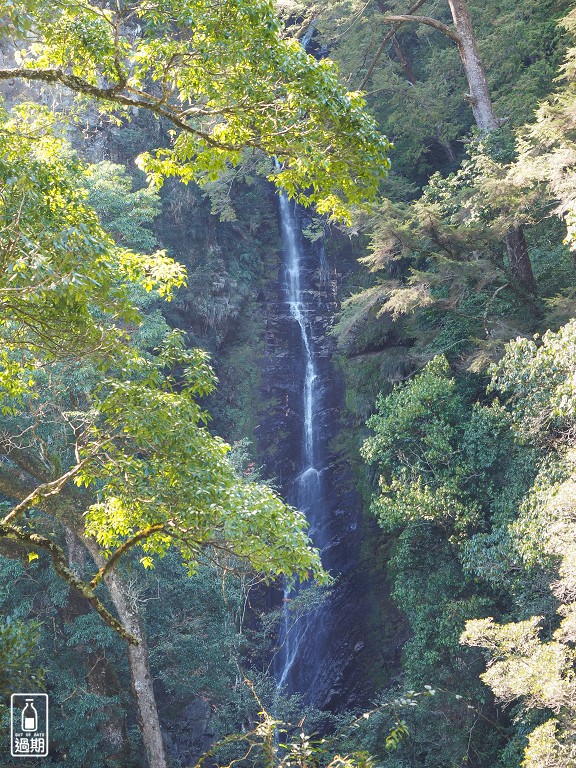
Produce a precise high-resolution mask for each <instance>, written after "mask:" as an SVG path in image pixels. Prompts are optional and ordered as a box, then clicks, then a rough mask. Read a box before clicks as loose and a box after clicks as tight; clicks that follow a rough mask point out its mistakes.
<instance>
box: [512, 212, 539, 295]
mask: <svg viewBox="0 0 576 768" xmlns="http://www.w3.org/2000/svg"><path fill="white" fill-rule="evenodd" d="M506 250H507V251H508V259H509V261H510V272H511V273H512V274H513V275H514V277H515V278H516V280H518V282H519V283H520V284H521V285H522V287H523V288H525V289H526V290H527V291H528V292H529V293H536V280H535V279H534V273H533V272H532V264H531V263H530V255H529V253H528V245H527V243H526V238H525V237H524V230H523V229H522V227H511V228H510V229H509V230H508V232H507V233H506Z"/></svg>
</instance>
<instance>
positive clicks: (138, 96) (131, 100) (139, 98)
mask: <svg viewBox="0 0 576 768" xmlns="http://www.w3.org/2000/svg"><path fill="white" fill-rule="evenodd" d="M14 78H17V79H23V80H38V81H40V82H44V83H59V84H60V85H64V86H65V87H66V88H70V90H72V91H74V92H76V93H81V94H84V95H86V96H91V97H92V98H94V99H97V100H99V101H111V102H114V103H116V104H122V105H123V106H127V107H136V108H139V109H147V110H148V111H149V112H153V113H154V114H155V115H158V116H159V117H164V118H165V119H166V120H169V121H170V122H171V123H172V124H173V125H175V126H176V127H177V128H180V129H181V130H182V131H185V132H186V133H193V134H194V135H195V136H198V138H199V139H202V141H205V142H206V143H207V144H208V145H209V146H211V147H214V148H215V149H223V150H228V151H230V152H238V151H239V150H241V149H242V148H243V147H244V146H249V147H254V148H257V149H261V147H260V145H259V143H258V142H251V141H246V142H243V143H242V145H239V144H227V143H224V142H221V141H217V140H216V139H214V138H213V137H212V136H211V135H210V134H209V133H206V131H202V130H199V129H198V128H194V127H193V126H191V125H190V123H188V122H186V120H185V119H183V118H182V115H184V114H186V115H190V114H191V110H190V109H188V110H187V111H186V113H184V112H181V111H180V110H177V109H176V107H174V106H171V105H170V104H167V103H166V102H162V101H161V100H160V99H156V98H155V97H153V96H151V95H149V94H146V93H143V92H139V91H135V90H133V89H130V88H128V89H127V90H128V91H130V92H131V93H133V94H134V95H133V96H127V95H126V94H125V93H122V92H121V91H122V90H123V88H124V84H123V83H122V82H120V83H118V84H116V85H113V86H110V87H109V88H100V87H98V86H96V85H92V84H91V83H89V82H87V81H86V80H83V79H82V78H81V77H78V76H76V75H71V74H70V73H68V72H64V70H62V69H60V68H48V69H40V68H37V69H28V68H26V67H19V68H13V69H0V82H1V81H2V80H12V79H14ZM228 109H229V108H228ZM196 114H197V115H208V116H210V115H211V114H212V113H211V112H206V111H205V110H202V109H199V110H198V111H197V112H196Z"/></svg>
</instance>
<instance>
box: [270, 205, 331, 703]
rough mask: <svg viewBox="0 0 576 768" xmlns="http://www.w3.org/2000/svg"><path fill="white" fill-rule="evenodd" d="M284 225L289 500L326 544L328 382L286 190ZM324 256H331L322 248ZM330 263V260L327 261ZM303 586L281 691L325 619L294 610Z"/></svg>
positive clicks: (280, 667)
mask: <svg viewBox="0 0 576 768" xmlns="http://www.w3.org/2000/svg"><path fill="white" fill-rule="evenodd" d="M279 207H280V225H281V234H282V245H283V255H284V275H285V284H284V291H285V301H286V303H287V305H288V308H289V312H290V316H291V318H292V320H293V322H294V323H295V325H296V328H297V329H298V334H297V336H298V340H299V349H298V350H294V354H295V358H298V359H300V360H301V362H303V365H300V366H298V365H295V366H294V370H295V371H301V374H300V376H301V381H300V382H298V386H299V387H300V390H301V439H300V443H301V444H300V448H299V458H298V467H297V474H296V477H295V478H294V480H293V484H292V493H291V498H289V499H288V501H289V502H290V503H291V504H293V505H294V506H296V507H297V508H298V509H300V510H301V511H302V512H303V513H304V514H305V515H306V517H307V519H308V522H309V523H310V533H311V535H312V537H313V540H314V544H315V545H316V546H318V547H319V548H320V549H321V548H322V546H323V545H324V544H325V541H323V540H322V526H323V523H324V522H325V517H326V515H327V514H328V510H327V508H326V504H325V503H324V489H323V471H324V470H325V467H324V466H323V462H322V459H321V455H322V453H323V452H321V451H320V447H321V446H320V443H321V441H322V438H323V434H322V429H321V425H320V423H319V413H320V410H321V407H322V386H321V380H320V375H319V373H318V370H317V367H318V366H317V362H316V350H315V341H314V337H313V330H312V322H311V315H312V313H313V307H311V306H310V305H309V302H308V301H307V298H306V297H307V292H306V290H305V288H304V286H303V264H302V261H303V249H302V243H301V240H302V233H301V230H300V227H299V225H298V221H297V218H296V213H295V208H294V205H293V204H292V203H290V201H289V200H288V198H287V197H286V195H285V194H281V195H280V204H279ZM321 256H322V260H323V262H325V257H324V253H323V251H322V254H321ZM324 268H325V263H324ZM297 591H298V589H297V588H296V590H294V591H291V590H290V589H289V587H287V586H286V587H285V589H284V596H283V597H284V608H283V621H282V627H281V632H280V650H279V653H278V657H277V660H276V681H277V688H278V690H279V691H281V692H286V693H293V692H295V691H296V690H297V684H296V683H295V680H294V673H295V671H296V667H297V665H298V663H299V661H300V656H301V654H302V653H303V649H304V648H305V646H306V643H307V640H308V636H309V634H310V632H313V631H317V630H318V626H317V622H319V621H321V613H322V612H321V610H316V611H314V612H313V613H312V614H311V615H310V614H306V615H304V616H301V617H299V618H295V617H294V616H293V615H292V612H291V610H290V601H291V599H292V598H293V597H294V594H295V593H296V592H297Z"/></svg>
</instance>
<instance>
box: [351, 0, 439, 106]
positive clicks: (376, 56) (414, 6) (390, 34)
mask: <svg viewBox="0 0 576 768" xmlns="http://www.w3.org/2000/svg"><path fill="white" fill-rule="evenodd" d="M425 2H426V0H416V2H415V3H413V4H412V5H411V6H410V8H408V10H407V11H406V15H408V16H410V17H411V16H412V14H413V13H416V11H417V10H418V9H419V8H420V7H421V6H423V5H424V3H425ZM402 23H403V22H396V23H394V24H393V25H392V29H391V30H390V32H388V33H387V34H385V35H384V39H383V40H382V42H381V43H380V45H379V46H378V50H377V51H376V53H375V54H374V58H373V59H372V62H371V64H370V66H369V67H368V71H367V72H366V74H365V75H364V79H363V80H362V82H361V83H360V90H361V91H363V90H364V89H365V87H366V84H367V82H368V80H370V78H371V77H372V73H373V72H374V69H375V67H376V64H378V61H379V60H380V56H382V54H383V53H384V49H385V48H386V46H387V45H388V43H389V42H390V41H391V40H392V39H393V38H394V35H395V34H396V32H397V31H398V29H399V28H400V27H401V26H402Z"/></svg>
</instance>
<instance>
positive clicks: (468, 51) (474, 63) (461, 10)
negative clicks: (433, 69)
mask: <svg viewBox="0 0 576 768" xmlns="http://www.w3.org/2000/svg"><path fill="white" fill-rule="evenodd" d="M448 3H449V5H450V10H451V12H452V20H453V21H454V27H455V28H456V32H457V33H458V37H459V41H458V50H459V51H460V58H461V59H462V64H463V65H464V71H465V72H466V78H467V80H468V86H469V88H470V106H471V107H472V113H473V115H474V120H475V121H476V125H477V126H478V129H479V130H480V133H489V132H490V131H493V130H494V129H495V128H498V126H499V123H498V118H497V117H496V115H495V114H494V109H493V107H492V100H491V98H490V91H489V90H488V83H487V82H486V73H485V72H484V65H483V64H482V59H481V58H480V54H479V53H478V46H477V45H476V38H475V37H474V31H473V29H472V20H471V18H470V12H469V11H468V4H467V2H466V0H448Z"/></svg>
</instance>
